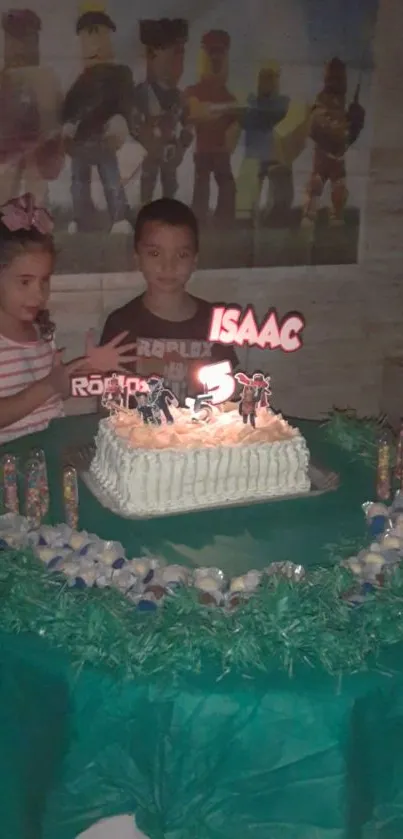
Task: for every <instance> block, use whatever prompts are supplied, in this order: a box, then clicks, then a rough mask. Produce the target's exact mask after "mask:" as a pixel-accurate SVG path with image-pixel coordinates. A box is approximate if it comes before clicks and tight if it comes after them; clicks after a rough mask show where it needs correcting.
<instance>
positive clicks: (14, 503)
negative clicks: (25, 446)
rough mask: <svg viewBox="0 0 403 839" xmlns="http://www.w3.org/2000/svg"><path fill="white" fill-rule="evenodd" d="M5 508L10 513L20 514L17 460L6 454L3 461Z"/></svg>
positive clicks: (1, 464) (2, 474)
mask: <svg viewBox="0 0 403 839" xmlns="http://www.w3.org/2000/svg"><path fill="white" fill-rule="evenodd" d="M0 466H1V476H2V496H3V507H4V509H5V510H6V511H7V512H9V513H18V512H19V508H20V505H19V499H18V468H17V458H16V457H14V455H11V454H6V455H4V457H2V459H1V463H0Z"/></svg>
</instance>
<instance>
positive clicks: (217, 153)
mask: <svg viewBox="0 0 403 839" xmlns="http://www.w3.org/2000/svg"><path fill="white" fill-rule="evenodd" d="M230 45H231V39H230V36H229V34H228V32H225V30H222V29H213V30H211V31H210V32H206V34H205V35H203V38H202V43H201V62H200V71H201V72H200V80H199V81H198V82H197V84H195V85H192V86H191V87H188V88H187V90H186V91H185V95H186V98H187V101H188V103H189V112H190V117H191V120H192V122H193V124H194V126H195V131H196V149H195V155H194V163H195V182H194V189H193V204H192V206H193V210H194V212H195V214H196V215H197V217H198V219H199V220H205V219H206V218H207V216H208V213H209V204H210V179H211V175H213V176H214V178H215V181H216V184H217V189H218V198H217V206H216V210H215V216H216V218H217V219H221V220H223V221H232V220H233V219H234V218H235V180H234V175H233V172H232V165H231V156H232V153H233V152H234V151H235V148H236V145H237V143H238V139H239V135H240V126H239V122H238V118H237V101H236V98H235V96H233V95H232V93H230V91H229V90H228V87H227V80H228V57H229V49H230Z"/></svg>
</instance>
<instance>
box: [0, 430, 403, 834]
mask: <svg viewBox="0 0 403 839" xmlns="http://www.w3.org/2000/svg"><path fill="white" fill-rule="evenodd" d="M93 428H94V420H93V419H92V418H85V419H80V420H64V421H62V422H59V423H56V424H55V425H54V426H53V428H51V429H50V430H49V431H48V432H46V433H45V434H44V435H39V436H38V437H35V438H27V439H25V440H22V441H19V442H18V441H17V443H16V444H15V446H8V447H7V451H11V450H14V451H16V452H18V453H20V454H21V456H22V458H23V457H24V456H25V454H26V453H27V452H28V451H29V449H30V448H31V447H32V446H33V445H35V446H36V445H42V446H43V447H44V448H45V451H46V454H47V458H48V466H49V473H50V479H51V488H52V518H53V520H54V521H57V520H59V519H60V516H61V506H60V505H61V493H60V468H59V467H60V449H61V448H62V447H63V446H66V445H72V444H73V443H74V442H80V441H85V439H86V438H88V435H89V434H91V432H92V430H93ZM302 428H303V431H304V433H305V434H306V436H307V439H308V442H309V444H310V447H311V450H312V451H313V453H314V455H315V457H316V459H317V460H318V461H322V462H323V463H326V465H327V466H330V467H331V468H336V469H338V471H340V472H341V474H342V487H341V489H340V490H339V491H338V492H337V493H335V494H329V495H327V496H326V495H325V496H322V497H318V498H316V499H314V498H313V499H304V500H299V501H297V500H295V501H287V502H282V503H276V504H274V503H272V504H267V505H259V506H256V507H252V508H245V509H236V510H233V511H227V512H219V511H214V512H212V513H203V514H198V515H192V516H185V517H175V518H172V519H162V520H159V521H148V522H138V523H133V522H131V523H130V522H124V521H122V520H120V519H118V518H116V517H115V516H112V515H109V514H107V513H105V511H103V510H101V508H100V507H99V505H98V504H97V503H96V502H95V501H94V499H92V498H91V497H90V496H89V494H88V493H87V492H86V491H85V489H84V488H82V487H81V488H80V489H81V522H80V523H81V526H82V527H84V528H86V529H88V530H90V531H95V532H97V533H99V535H101V536H104V537H109V538H115V539H119V540H120V541H121V542H122V543H123V544H124V545H125V547H126V548H127V550H128V551H129V554H136V553H138V552H139V551H140V550H141V548H142V547H146V548H148V549H149V550H152V551H155V552H158V553H163V554H165V555H168V557H169V558H170V559H173V558H176V559H182V560H184V559H186V560H187V561H193V562H195V563H197V564H200V563H206V562H207V561H208V556H209V555H210V556H211V555H212V557H213V564H219V565H220V566H221V567H224V568H228V569H229V568H231V570H232V571H237V570H243V569H244V568H245V567H247V566H248V567H250V566H251V565H253V566H256V565H263V564H267V562H268V561H270V560H278V559H292V560H294V561H301V562H303V563H304V564H305V565H311V564H314V563H317V562H320V561H323V560H324V558H325V552H324V545H325V544H326V543H329V542H337V541H339V540H340V539H342V538H360V537H362V538H363V539H364V538H365V528H364V524H363V517H362V512H361V510H360V504H361V503H362V502H363V501H364V500H365V499H366V498H367V497H368V496H369V497H370V496H371V494H372V493H371V485H372V479H373V478H372V476H371V474H370V472H369V470H367V469H366V467H364V466H361V465H357V464H355V465H352V464H349V463H348V460H347V458H346V457H345V456H343V455H342V454H341V452H339V451H338V450H336V449H334V448H332V447H331V446H326V445H325V444H324V442H323V440H321V436H320V433H319V432H318V429H317V428H316V427H315V426H313V425H309V424H302ZM178 545H184V546H185V547H186V551H182V550H181V549H180V548H179V547H178ZM239 545H240V546H241V549H239ZM175 546H176V547H175ZM189 549H190V550H189ZM232 563H234V566H233V565H232ZM151 619H152V618H151ZM401 661H402V650H401V649H400V648H398V647H394V648H391V649H390V650H389V651H388V652H387V653H385V655H384V658H383V660H382V661H381V662H379V661H378V662H377V664H376V667H375V665H372V666H371V664H370V663H369V665H368V670H367V671H366V672H363V673H357V674H355V675H351V676H346V677H343V679H341V680H335V679H333V678H331V677H330V676H328V675H326V674H325V673H323V672H321V671H319V670H312V669H309V668H298V669H297V670H296V671H295V672H294V673H293V674H292V676H286V675H285V674H283V673H274V674H273V673H271V675H270V676H266V675H259V674H256V678H252V679H251V678H249V679H245V678H242V676H241V675H235V674H230V675H228V676H227V677H225V678H223V679H221V680H220V681H218V682H217V681H216V679H215V678H213V677H212V676H211V674H210V673H209V672H207V671H206V672H204V673H202V674H201V675H199V676H196V675H195V676H194V678H193V679H192V680H191V679H189V678H187V679H185V678H183V679H182V680H181V681H180V682H179V683H177V684H176V685H175V686H172V685H170V686H168V684H167V683H166V679H165V675H166V674H164V673H161V674H160V676H159V677H155V678H154V679H152V680H151V679H150V680H148V681H147V682H146V681H136V682H134V681H119V680H117V679H114V678H113V677H112V676H110V675H106V674H104V673H102V672H100V671H92V670H90V669H89V668H85V669H84V670H82V671H80V672H76V671H74V670H73V668H72V666H71V664H70V662H69V661H68V659H67V658H65V657H64V656H63V655H62V654H61V653H59V652H57V651H54V650H50V649H49V648H48V647H47V645H46V644H45V642H44V640H43V639H41V638H34V637H31V636H25V637H18V636H17V637H16V636H1V644H0V667H1V669H0V715H1V724H0V782H1V787H0V789H1V793H0V824H1V825H2V831H1V836H2V837H4V839H74V837H75V836H76V835H77V834H78V833H79V832H80V831H82V830H84V829H85V828H87V827H89V826H90V825H91V824H92V823H94V822H96V821H97V820H98V819H100V818H102V817H107V816H110V815H115V814H119V813H125V812H134V811H136V818H137V821H138V824H139V826H140V827H141V828H142V829H143V830H144V831H145V833H146V834H148V835H149V836H150V837H151V839H246V837H248V839H401V837H402V836H403V801H402V793H401V787H402V786H403V750H402V744H403V701H402V697H403V678H402V667H401Z"/></svg>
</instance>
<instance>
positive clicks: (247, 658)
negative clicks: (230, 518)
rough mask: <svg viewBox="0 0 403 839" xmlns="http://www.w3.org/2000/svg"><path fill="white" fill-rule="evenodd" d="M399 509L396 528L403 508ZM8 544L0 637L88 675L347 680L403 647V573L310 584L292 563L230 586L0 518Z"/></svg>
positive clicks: (206, 572)
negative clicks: (211, 671) (204, 672)
mask: <svg viewBox="0 0 403 839" xmlns="http://www.w3.org/2000/svg"><path fill="white" fill-rule="evenodd" d="M394 505H395V506H394V508H393V511H392V512H391V517H392V518H393V520H394V527H395V528H396V527H398V526H400V525H399V516H400V517H402V512H401V511H402V507H403V504H402V499H395V502H394ZM399 505H400V506H399ZM0 539H1V540H2V542H1V544H3V548H4V549H3V550H2V551H1V569H2V579H1V584H2V586H3V590H4V592H5V596H3V597H2V598H1V599H0V629H1V630H4V631H7V632H18V633H22V632H28V633H36V634H38V635H40V636H41V637H45V638H46V640H47V641H48V643H50V644H51V645H53V646H55V647H60V648H61V649H63V650H64V651H65V652H66V653H68V654H69V655H70V657H71V659H72V661H73V663H75V664H77V665H78V666H80V667H82V666H83V665H85V664H86V663H89V664H91V666H98V667H100V668H101V669H102V670H105V669H110V670H111V671H117V673H118V674H119V675H127V676H135V677H137V676H141V675H145V676H147V675H150V674H154V673H157V672H161V671H162V672H164V673H165V674H166V678H170V679H176V678H177V677H179V676H180V675H181V674H183V673H186V672H189V673H192V674H195V673H198V672H200V670H201V669H202V667H203V663H204V662H206V661H208V662H209V663H210V664H211V665H212V666H214V668H215V669H216V671H217V674H221V675H223V674H225V673H227V672H228V671H230V670H232V669H233V670H237V671H239V672H241V673H244V674H253V673H256V672H258V671H260V672H268V671H270V670H272V669H277V668H278V667H281V668H283V669H285V670H286V671H287V672H290V673H291V672H292V669H293V667H294V666H295V665H296V664H297V663H298V662H300V663H305V664H308V665H310V666H311V667H320V668H322V669H324V670H325V671H327V672H329V673H332V674H335V675H336V676H337V678H339V677H340V674H342V673H343V672H355V671H357V670H359V669H360V668H362V667H363V666H365V662H366V659H367V657H368V656H369V655H371V654H372V655H377V653H378V652H379V648H380V647H381V646H387V645H390V644H394V643H396V642H398V641H402V640H403V623H402V621H401V619H400V613H401V602H402V599H403V571H402V569H401V567H400V565H395V566H393V573H391V575H387V577H386V583H385V585H384V586H383V587H380V586H379V584H378V583H375V585H372V583H371V582H367V581H365V580H364V578H360V577H356V578H355V577H354V575H353V574H352V571H351V570H350V569H349V568H345V567H344V565H343V564H339V563H336V564H335V565H334V566H332V567H330V568H320V569H314V570H312V571H310V572H309V574H306V575H305V576H304V574H303V573H302V571H301V567H300V566H294V565H293V563H291V562H290V563H285V564H282V563H280V564H279V565H277V564H276V563H272V565H271V566H268V568H267V569H266V572H264V573H263V574H262V573H261V572H254V571H251V572H248V574H246V575H243V577H238V578H234V580H232V581H226V580H225V578H224V575H222V573H221V572H220V571H219V569H211V568H206V569H196V570H195V572H192V571H191V570H190V569H181V566H165V567H164V565H163V564H161V561H160V560H157V559H154V558H150V557H142V558H138V559H133V560H127V559H126V558H125V557H124V555H122V554H123V551H122V549H121V546H119V545H117V544H116V543H108V542H102V540H99V539H97V537H96V536H91V535H90V534H86V533H77V531H74V530H72V529H71V528H69V527H67V525H60V526H59V527H57V528H51V527H41V528H40V529H39V531H38V530H36V531H32V530H30V529H29V526H28V523H27V520H26V519H24V518H22V517H18V516H12V515H7V516H3V517H0ZM401 541H403V531H402V537H401ZM343 550H344V549H343ZM379 550H380V551H383V550H384V548H383V546H382V545H381V546H380V548H379ZM338 552H339V548H337V547H335V548H333V555H334V556H338ZM366 553H368V551H367V552H366ZM112 557H115V558H114V559H113V562H112V564H110V560H111V559H112ZM347 561H348V560H346V561H345V562H347ZM122 563H123V564H122ZM376 563H377V560H376V561H375V562H374V563H373V565H376ZM389 567H390V569H391V571H392V564H390V566H389ZM179 569H181V572H182V573H184V575H185V579H184V580H182V579H181V572H180V571H179ZM161 571H163V572H164V574H163V576H159V575H160V572H161ZM50 572H51V573H50ZM192 573H193V582H194V585H191V586H190V587H189V586H188V585H187V584H186V574H188V575H189V579H192ZM61 574H62V575H63V576H61ZM150 575H151V576H150ZM370 576H371V579H373V578H374V574H371V575H370ZM354 578H355V579H356V580H357V584H356V585H357V587H356V588H355V589H352V583H354ZM66 580H67V586H66ZM196 582H197V583H198V585H197V586H196ZM170 587H172V589H171V591H172V593H170V592H169V590H170ZM122 595H124V596H122ZM217 603H219V604H222V606H221V607H220V606H217ZM133 604H135V609H133ZM140 604H142V605H140ZM352 607H355V608H352ZM94 627H96V628H97V631H96V636H94Z"/></svg>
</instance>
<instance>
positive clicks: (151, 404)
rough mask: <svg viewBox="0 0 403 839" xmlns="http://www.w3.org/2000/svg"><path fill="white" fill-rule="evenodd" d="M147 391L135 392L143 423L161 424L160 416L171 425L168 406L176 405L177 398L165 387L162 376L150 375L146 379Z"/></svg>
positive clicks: (171, 419)
mask: <svg viewBox="0 0 403 839" xmlns="http://www.w3.org/2000/svg"><path fill="white" fill-rule="evenodd" d="M147 385H148V393H146V394H144V393H138V394H136V399H137V410H138V412H139V413H140V414H141V415H142V417H143V420H144V422H145V423H152V424H153V425H161V424H162V418H164V420H165V422H166V423H168V425H172V423H173V421H174V418H173V416H172V414H171V411H170V410H169V409H170V406H171V405H173V406H174V407H177V406H178V404H179V403H178V400H177V398H176V396H175V394H174V393H172V390H170V389H169V388H167V387H165V385H164V379H163V378H162V376H150V378H149V379H147Z"/></svg>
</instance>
